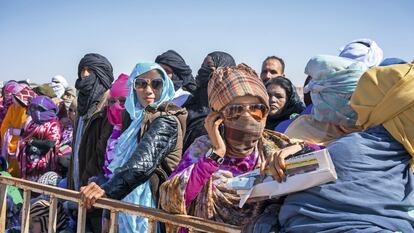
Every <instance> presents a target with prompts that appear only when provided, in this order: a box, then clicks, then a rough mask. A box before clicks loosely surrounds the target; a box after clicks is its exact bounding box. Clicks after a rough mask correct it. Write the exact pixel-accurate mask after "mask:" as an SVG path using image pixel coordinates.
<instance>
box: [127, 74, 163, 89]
mask: <svg viewBox="0 0 414 233" xmlns="http://www.w3.org/2000/svg"><path fill="white" fill-rule="evenodd" d="M134 82H135V89H145V88H147V87H148V85H150V86H151V88H152V89H154V90H159V89H161V88H162V86H163V83H164V81H163V80H162V78H161V77H159V78H154V79H152V80H151V81H150V80H145V79H142V78H137V79H135V81H134Z"/></svg>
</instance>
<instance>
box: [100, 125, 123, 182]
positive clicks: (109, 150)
mask: <svg viewBox="0 0 414 233" xmlns="http://www.w3.org/2000/svg"><path fill="white" fill-rule="evenodd" d="M121 134H122V132H121V128H120V127H119V126H114V128H113V130H112V134H111V136H110V137H109V138H108V142H107V144H106V151H105V162H104V166H103V171H104V176H105V177H106V178H111V177H112V174H113V173H112V171H111V170H109V168H108V166H109V164H111V162H112V160H113V159H114V153H115V146H116V144H117V143H118V138H119V136H121Z"/></svg>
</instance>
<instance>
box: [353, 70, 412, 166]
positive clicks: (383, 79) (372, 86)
mask: <svg viewBox="0 0 414 233" xmlns="http://www.w3.org/2000/svg"><path fill="white" fill-rule="evenodd" d="M351 106H352V108H353V109H355V111H356V112H357V113H358V122H357V124H358V125H360V126H362V127H363V128H364V129H367V128H370V127H373V126H376V125H383V126H384V127H385V129H386V130H387V131H388V132H390V134H391V135H392V136H393V137H394V139H395V140H397V141H398V142H400V143H401V144H402V145H403V146H404V148H405V149H406V150H407V152H408V153H409V154H410V155H411V156H414V121H413V119H414V118H413V116H414V109H413V106H414V65H413V64H405V65H393V66H386V67H378V68H375V69H371V70H369V71H367V72H366V73H365V74H364V75H363V76H362V78H361V80H360V81H359V83H358V87H357V89H356V90H355V93H354V95H353V96H352V99H351ZM412 168H414V163H413V162H412Z"/></svg>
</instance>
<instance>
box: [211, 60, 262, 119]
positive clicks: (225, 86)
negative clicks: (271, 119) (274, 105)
mask: <svg viewBox="0 0 414 233" xmlns="http://www.w3.org/2000/svg"><path fill="white" fill-rule="evenodd" d="M207 90H208V102H209V105H210V107H211V108H212V109H213V110H215V111H220V110H221V109H222V108H223V107H225V106H226V105H227V104H229V103H230V102H231V101H232V100H233V99H234V98H235V97H238V96H246V95H252V96H256V97H259V98H260V100H261V101H262V102H263V104H265V105H266V106H267V107H268V108H269V96H268V94H267V91H266V88H265V86H264V84H263V82H262V80H261V79H260V78H259V76H258V75H257V73H256V72H255V71H254V70H253V69H251V68H250V67H249V66H247V65H246V64H240V65H238V66H235V67H225V68H219V69H217V70H216V71H214V72H213V74H212V77H211V79H210V81H209V83H208V89H207Z"/></svg>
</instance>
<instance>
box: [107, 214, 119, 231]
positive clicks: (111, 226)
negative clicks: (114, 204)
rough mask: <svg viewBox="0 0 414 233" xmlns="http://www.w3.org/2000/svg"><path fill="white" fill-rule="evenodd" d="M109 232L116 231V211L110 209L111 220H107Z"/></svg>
mask: <svg viewBox="0 0 414 233" xmlns="http://www.w3.org/2000/svg"><path fill="white" fill-rule="evenodd" d="M109 233H118V212H117V211H114V210H111V220H110V222H109Z"/></svg>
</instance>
